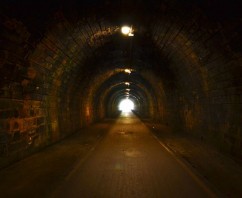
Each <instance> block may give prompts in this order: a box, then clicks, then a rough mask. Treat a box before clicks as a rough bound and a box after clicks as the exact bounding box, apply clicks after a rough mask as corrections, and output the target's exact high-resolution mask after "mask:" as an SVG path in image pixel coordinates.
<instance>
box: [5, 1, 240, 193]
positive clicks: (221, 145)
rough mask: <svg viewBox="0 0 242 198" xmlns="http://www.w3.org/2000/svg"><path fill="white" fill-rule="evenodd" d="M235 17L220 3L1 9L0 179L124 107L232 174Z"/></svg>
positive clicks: (233, 6) (235, 5) (236, 139)
mask: <svg viewBox="0 0 242 198" xmlns="http://www.w3.org/2000/svg"><path fill="white" fill-rule="evenodd" d="M241 8H242V7H241V4H240V2H239V1H219V0H204V1H201V0H189V1H185V0H169V1H168V0H149V1H142V0H117V1H110V0H84V1H78V0H69V1H64V0H59V1H58V0H52V1H27V0H23V1H17V0H2V1H1V3H0V26H1V28H0V76H1V78H0V112H1V113H0V146H1V147H0V149H1V150H0V162H1V163H0V168H1V169H3V170H5V169H6V168H8V167H11V166H12V165H13V164H16V163H18V162H20V161H22V160H25V159H28V158H29V157H31V156H33V155H35V154H36V153H38V152H41V151H42V150H44V149H46V148H49V147H51V146H52V145H56V144H58V143H59V142H62V141H65V140H66V139H68V138H70V137H72V136H73V135H74V136H75V134H77V133H84V131H86V130H87V129H88V128H89V127H91V126H93V125H95V124H97V123H102V122H104V121H105V120H116V119H119V117H120V115H122V112H121V111H120V108H119V105H120V103H121V102H122V101H123V100H130V101H132V102H133V104H134V107H133V109H132V112H131V114H132V115H133V116H135V117H136V118H137V119H140V120H141V121H142V122H143V123H145V125H146V126H147V127H148V128H150V130H151V131H153V132H154V133H157V134H158V135H157V136H159V135H160V136H162V134H163V133H162V130H160V127H158V126H163V128H169V131H170V132H169V134H170V135H174V136H176V137H181V136H182V137H185V138H184V139H186V137H189V138H193V139H194V141H195V140H196V141H198V142H199V143H202V144H204V145H206V146H207V147H209V148H210V147H211V148H213V149H214V150H215V151H216V152H218V153H219V155H223V156H227V157H228V158H229V159H231V160H232V161H235V163H238V164H237V165H238V166H239V167H240V168H239V169H240V171H241V170H242V169H241V159H242V58H241V57H242V54H241V52H242V48H241V46H242V37H241V34H242V26H241V25H242V24H241V23H242V15H241ZM125 28H126V29H125ZM161 128H162V127H161ZM85 133H88V132H85ZM158 138H159V137H158ZM187 140H188V139H187ZM197 148H198V147H197ZM181 150H182V148H181ZM191 152H193V151H191ZM186 159H187V158H186ZM186 159H185V160H186ZM188 161H189V160H188ZM205 161H206V160H205ZM237 165H236V166H237ZM221 174H222V173H221ZM237 180H241V181H242V179H241V177H240V176H238V178H237ZM231 191H233V190H231ZM234 192H237V194H236V193H235V197H236V195H237V196H238V195H239V192H238V191H234ZM240 193H241V194H240V195H242V192H240ZM227 195H228V194H227ZM229 195H234V194H233V193H231V194H229ZM0 196H1V195H0ZM121 197H122V196H121ZM130 197H132V196H130ZM134 197H135V196H134ZM141 197H142V196H141ZM238 197H239V196H238Z"/></svg>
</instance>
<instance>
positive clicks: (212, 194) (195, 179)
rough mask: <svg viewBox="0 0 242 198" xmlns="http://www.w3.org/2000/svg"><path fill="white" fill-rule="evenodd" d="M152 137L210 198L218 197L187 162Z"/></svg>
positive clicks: (153, 135)
mask: <svg viewBox="0 0 242 198" xmlns="http://www.w3.org/2000/svg"><path fill="white" fill-rule="evenodd" d="M151 134H152V137H153V138H154V139H156V141H158V143H159V144H160V146H162V147H163V148H164V149H165V150H166V151H167V152H168V153H170V154H171V155H172V157H173V158H174V159H175V160H176V162H178V164H180V166H181V167H182V168H183V169H184V170H185V171H186V172H187V173H188V174H189V175H190V176H191V177H192V178H193V180H194V181H195V182H196V183H197V184H198V185H199V186H200V187H201V188H202V189H203V190H204V191H205V192H206V193H207V194H208V195H209V196H210V197H217V195H216V194H215V193H214V192H213V191H212V190H211V189H210V188H209V187H208V186H206V185H205V184H204V183H205V181H204V182H203V181H202V180H203V179H202V178H200V177H199V176H198V175H196V174H195V173H194V172H193V171H192V170H191V169H192V168H190V167H189V165H188V164H186V163H185V162H183V161H182V160H181V159H180V158H179V157H178V156H177V155H175V154H174V152H173V151H172V150H171V149H170V148H168V147H167V146H166V145H164V143H162V142H161V141H160V140H159V138H158V137H157V136H156V135H155V134H153V133H152V132H151Z"/></svg>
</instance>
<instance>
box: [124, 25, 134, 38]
mask: <svg viewBox="0 0 242 198" xmlns="http://www.w3.org/2000/svg"><path fill="white" fill-rule="evenodd" d="M121 32H122V33H123V34H124V35H126V36H134V34H133V32H134V31H133V29H132V27H129V26H123V27H122V28H121Z"/></svg>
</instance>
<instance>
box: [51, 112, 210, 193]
mask: <svg viewBox="0 0 242 198" xmlns="http://www.w3.org/2000/svg"><path fill="white" fill-rule="evenodd" d="M214 196H215V195H214V194H213V193H212V192H211V191H210V190H209V188H208V187H207V186H206V184H204V183H203V181H202V180H200V179H199V177H197V176H196V174H194V173H193V172H192V170H190V169H189V168H188V167H187V166H186V165H185V164H183V163H182V161H181V160H179V159H177V157H176V156H175V155H174V154H172V153H171V152H169V150H168V149H167V148H166V147H164V146H163V145H162V143H161V142H159V140H158V139H156V138H155V136H154V135H153V133H152V132H151V131H150V130H149V129H148V128H147V127H146V126H145V125H144V124H143V123H142V122H141V121H140V120H139V118H137V117H136V116H135V115H133V114H128V113H123V114H121V116H120V117H119V118H118V119H117V120H116V122H115V123H114V124H113V125H112V127H111V128H109V129H108V132H107V133H106V135H105V136H104V137H103V138H102V139H101V140H100V141H99V143H98V144H96V146H95V147H93V148H92V149H91V150H90V152H89V153H88V154H87V155H86V157H85V158H82V159H81V160H80V161H79V162H77V163H76V164H75V166H73V168H72V170H71V171H70V172H69V173H68V174H67V176H66V177H65V179H64V180H63V181H62V182H61V183H60V185H59V186H58V187H57V188H56V189H55V191H54V192H53V193H52V194H51V197H58V198H59V197H73V198H74V197H81V198H89V197H90V198H94V197H97V198H99V197H100V198H102V197H104V198H109V197H110V198H114V197H115V198H118V197H122V198H129V197H130V198H136V197H137V198H143V197H146V198H153V197H154V198H155V197H179V198H182V197H184V198H185V197H186V198H188V197H195V198H199V197H214Z"/></svg>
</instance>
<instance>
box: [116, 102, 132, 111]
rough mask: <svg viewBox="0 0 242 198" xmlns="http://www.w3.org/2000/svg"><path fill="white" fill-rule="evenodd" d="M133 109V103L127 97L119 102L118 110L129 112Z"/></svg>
mask: <svg viewBox="0 0 242 198" xmlns="http://www.w3.org/2000/svg"><path fill="white" fill-rule="evenodd" d="M133 109H134V103H133V102H132V101H131V100H129V99H124V100H122V101H121V102H120V103H119V110H120V111H122V112H131V111H132V110H133Z"/></svg>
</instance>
